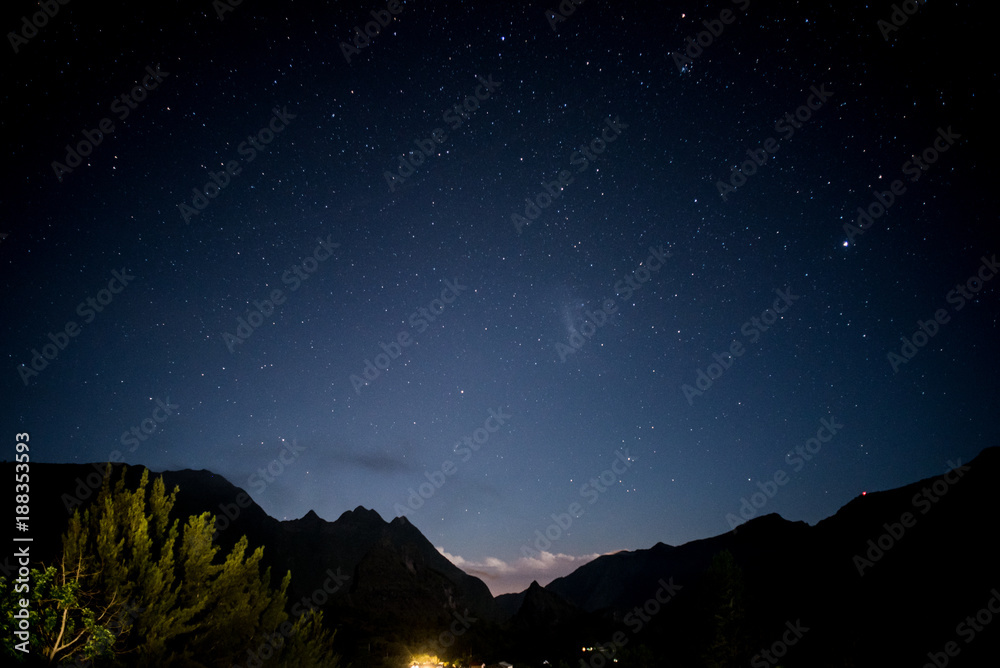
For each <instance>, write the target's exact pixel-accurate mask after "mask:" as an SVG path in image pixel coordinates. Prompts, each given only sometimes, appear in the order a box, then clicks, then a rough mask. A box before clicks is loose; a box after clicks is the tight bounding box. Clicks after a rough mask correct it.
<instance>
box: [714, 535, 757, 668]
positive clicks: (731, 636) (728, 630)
mask: <svg viewBox="0 0 1000 668" xmlns="http://www.w3.org/2000/svg"><path fill="white" fill-rule="evenodd" d="M705 577H706V584H707V589H708V596H709V597H710V600H711V601H712V605H713V613H712V625H713V633H712V639H711V641H710V642H709V645H708V649H707V651H706V652H705V656H704V661H705V665H706V666H708V667H709V668H731V667H735V666H741V665H743V664H745V663H746V662H747V659H748V655H749V652H748V649H749V642H748V637H749V636H748V633H747V629H746V610H745V608H744V602H743V570H742V569H741V568H740V567H739V565H737V563H736V559H735V558H734V557H733V554H732V553H731V552H730V551H729V550H723V551H722V552H719V553H718V554H716V555H715V556H714V557H713V558H712V564H711V565H710V566H709V568H708V571H707V573H706V575H705Z"/></svg>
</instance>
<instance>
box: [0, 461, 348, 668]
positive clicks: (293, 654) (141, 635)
mask: <svg viewBox="0 0 1000 668" xmlns="http://www.w3.org/2000/svg"><path fill="white" fill-rule="evenodd" d="M109 469H110V465H109ZM110 478H111V475H110V470H109V471H108V474H107V475H105V477H104V483H103V485H102V487H101V490H100V493H99V494H98V495H97V498H96V500H95V501H94V503H93V504H92V505H91V506H90V507H88V508H87V509H86V510H84V512H83V513H82V514H81V513H80V511H79V510H77V511H76V512H75V513H74V514H73V517H72V518H71V519H70V522H69V527H68V528H67V530H66V533H65V534H64V535H63V550H62V556H61V558H60V560H59V565H58V567H49V568H46V569H44V570H41V571H39V570H37V569H35V570H33V576H34V577H33V579H34V582H35V586H34V587H33V589H32V592H31V596H32V597H33V601H32V613H31V614H32V615H33V618H32V619H31V626H32V630H33V634H32V650H33V652H34V653H35V654H38V655H42V656H45V657H46V659H47V660H48V661H49V662H51V663H66V662H69V661H72V660H79V659H86V660H90V659H95V660H99V661H101V662H103V663H108V664H120V663H128V664H129V665H139V666H192V667H196V666H227V667H228V666H231V665H232V664H234V663H243V662H245V661H247V659H248V657H254V658H255V659H256V660H259V661H264V660H267V662H268V664H269V665H273V666H276V667H282V666H293V665H294V666H299V665H309V666H330V667H334V666H336V665H337V659H336V657H334V656H332V655H331V654H330V650H329V646H330V641H331V639H332V634H330V633H329V632H327V631H325V630H324V629H323V626H322V614H321V613H317V612H314V611H310V612H308V613H306V614H303V615H301V616H300V617H298V618H297V619H295V620H294V622H291V621H289V618H288V614H287V613H286V612H285V607H286V602H287V599H286V591H287V589H288V585H289V583H290V581H291V573H290V572H289V573H286V574H285V576H284V578H282V580H281V583H280V584H279V585H278V587H277V588H276V589H273V590H272V589H271V586H270V583H271V572H270V568H268V569H265V570H264V571H263V573H261V569H260V561H261V559H262V557H263V555H264V552H263V548H257V549H256V550H254V552H253V553H252V554H250V555H246V551H247V540H246V536H244V537H242V538H240V540H239V541H238V542H237V543H236V545H235V546H234V547H233V549H232V551H231V552H230V553H229V554H228V555H225V557H224V558H221V559H219V558H217V556H218V552H219V548H218V546H216V545H214V544H213V541H212V535H213V533H214V530H215V521H214V518H213V517H212V515H211V514H209V513H204V514H202V515H198V516H194V515H192V516H191V517H189V518H187V521H186V522H185V524H184V525H183V528H181V527H180V526H179V521H178V520H177V519H173V520H171V517H170V515H171V511H172V509H173V506H174V502H175V499H176V494H177V491H178V488H176V487H175V488H174V490H173V491H171V492H170V493H169V494H167V493H166V490H165V487H164V484H163V479H162V478H157V479H156V480H155V481H154V482H153V484H152V487H151V489H149V490H148V492H147V487H148V486H149V485H148V482H149V472H148V470H144V471H143V472H142V477H141V480H140V482H139V486H138V488H136V489H135V490H129V489H127V488H126V487H125V471H124V470H123V471H122V475H121V477H120V478H119V479H118V481H117V482H116V483H115V484H114V487H113V488H112V486H111V483H110V482H109V481H110ZM39 583H41V585H42V586H39ZM11 584H12V583H8V582H0V593H2V597H0V598H2V604H0V605H2V607H3V608H4V612H6V609H7V608H8V607H11V608H12V606H13V605H14V604H15V602H14V601H13V600H12V597H15V596H16V594H14V592H13V587H12V586H11ZM127 604H128V605H127ZM5 618H6V619H7V620H9V619H10V617H9V616H8V615H5ZM10 635H12V634H9V635H8V637H10ZM8 649H9V648H8ZM12 653H13V654H15V655H17V654H20V653H18V652H12Z"/></svg>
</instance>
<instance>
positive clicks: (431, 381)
mask: <svg viewBox="0 0 1000 668" xmlns="http://www.w3.org/2000/svg"><path fill="white" fill-rule="evenodd" d="M564 4H565V5H566V6H569V5H568V3H564ZM218 6H221V5H218ZM556 8H557V5H556V4H555V3H552V4H550V5H546V4H544V3H528V4H523V3H514V4H513V5H508V4H502V6H495V3H493V4H490V3H458V2H444V3H433V4H430V3H419V2H417V3H414V2H405V3H400V4H399V5H395V4H392V5H391V6H388V7H387V5H386V3H384V2H372V3H369V4H364V3H348V4H343V3H336V4H334V3H302V2H298V3H289V4H288V5H287V6H282V7H280V8H279V7H272V6H269V5H266V4H264V3H260V2H253V1H252V0H246V1H245V2H243V3H242V4H240V5H239V6H237V7H235V8H234V9H233V11H227V12H225V13H224V14H223V19H224V20H220V18H219V17H218V16H217V12H216V9H213V5H212V3H210V2H208V1H207V0H206V1H203V2H182V3H168V4H167V5H163V6H157V7H137V6H133V5H131V4H130V5H125V4H120V5H115V6H112V5H102V6H101V7H100V8H95V7H91V6H89V5H86V4H81V5H77V4H76V3H71V4H67V5H59V10H58V13H56V14H55V15H54V16H52V17H51V18H48V19H47V20H45V21H42V20H40V19H39V20H38V21H37V22H38V23H44V24H45V25H42V26H41V27H39V28H37V34H34V33H33V32H32V30H31V29H30V28H24V25H25V24H24V23H23V21H22V17H25V16H27V17H28V19H26V20H27V21H29V23H30V21H31V16H32V14H33V13H34V12H36V11H39V10H38V7H37V6H36V5H34V4H32V3H14V5H12V6H10V7H7V8H6V9H5V12H4V14H5V20H4V25H5V26H6V27H7V29H8V30H15V29H16V30H19V31H20V30H24V31H25V33H24V34H29V33H30V34H33V35H34V36H31V37H30V38H23V39H21V38H19V39H14V40H12V39H11V38H10V37H8V45H7V48H8V50H7V53H6V54H5V55H4V56H3V58H4V59H5V61H6V62H5V64H4V74H3V77H4V85H3V88H2V91H3V108H4V110H5V111H4V118H5V121H4V124H5V126H6V127H5V142H4V144H5V146H6V147H7V159H6V160H5V167H4V169H5V172H6V173H5V175H4V179H3V183H4V188H3V197H2V205H3V206H2V208H3V211H4V213H5V216H4V221H3V229H2V230H0V231H2V232H3V233H5V234H6V235H7V236H6V237H4V238H3V240H2V242H0V266H2V280H3V285H4V294H5V298H6V304H7V306H6V317H5V318H4V326H3V328H2V330H0V332H2V334H0V336H2V339H0V341H2V351H3V353H4V355H5V359H6V368H7V371H6V372H5V373H3V374H0V378H2V380H0V392H2V394H3V397H4V405H5V410H4V429H5V433H7V434H10V433H13V432H15V431H18V432H20V431H27V432H29V433H30V434H31V439H32V441H31V442H32V445H33V449H32V453H33V456H34V457H35V458H36V459H37V460H41V461H52V462H90V461H106V460H107V459H109V457H112V456H114V455H113V454H112V453H113V452H114V451H115V450H119V451H121V452H122V457H123V459H124V460H125V461H127V462H129V463H134V464H143V465H146V466H148V467H150V468H152V469H153V470H164V469H179V468H194V469H201V468H205V469H209V470H211V471H214V472H217V473H218V474H221V475H223V476H225V477H226V478H227V479H229V480H230V481H232V482H233V483H234V484H236V485H239V486H241V487H243V488H244V489H247V490H248V491H249V492H250V494H251V496H252V497H253V498H254V500H255V501H257V502H258V503H259V504H260V505H261V506H262V507H263V508H264V510H265V511H267V512H268V513H270V514H271V515H273V516H275V517H277V518H279V519H286V518H287V519H291V518H296V517H301V516H302V515H304V514H305V513H306V512H307V511H308V510H310V509H314V510H315V511H316V512H317V513H318V514H319V515H320V516H322V517H324V518H326V519H329V520H333V519H336V518H337V517H338V516H339V515H340V513H342V512H343V511H345V510H347V509H351V508H354V507H356V506H358V505H362V506H365V507H370V508H374V509H375V510H377V511H378V512H379V513H380V514H381V515H382V516H383V517H384V518H386V519H389V518H392V517H394V516H396V515H399V514H403V512H404V511H405V513H406V514H407V516H408V517H409V519H410V520H411V521H412V522H413V523H414V524H415V525H416V526H417V527H418V528H420V530H421V531H423V533H424V534H425V535H426V536H427V537H428V538H429V539H430V540H431V541H432V542H433V543H434V544H435V545H436V546H439V547H440V549H442V550H443V551H444V552H445V553H447V554H448V555H449V556H450V557H451V558H452V559H453V560H454V561H455V562H456V563H457V564H458V565H460V566H462V567H463V568H465V569H466V570H468V571H470V572H474V573H476V574H477V575H480V576H482V577H484V579H485V580H486V581H487V583H488V584H489V585H490V587H491V588H492V589H493V591H494V592H495V593H500V592H503V591H511V590H519V589H522V588H524V587H525V586H527V584H528V583H529V582H530V581H531V580H532V579H533V578H537V579H539V580H540V581H541V582H542V583H543V584H544V583H545V582H547V581H548V580H550V579H552V577H554V576H556V575H558V574H563V573H566V572H568V571H569V570H572V569H573V568H575V567H576V566H578V565H579V564H580V563H583V562H584V561H586V560H587V559H590V558H592V557H593V556H594V555H597V554H602V553H607V552H611V551H616V550H620V549H637V548H646V547H650V546H651V545H653V544H655V543H656V542H658V541H662V542H665V543H669V544H679V543H683V542H686V541H689V540H694V539H698V538H704V537H708V536H712V535H716V534H718V533H722V532H724V531H727V530H728V529H729V528H730V524H731V522H730V520H727V515H729V516H731V517H730V519H734V518H739V517H740V513H741V507H742V510H743V515H744V517H745V516H747V515H749V514H750V512H749V508H748V506H746V505H745V504H744V499H746V500H747V502H748V503H750V502H752V501H753V500H756V501H757V502H758V505H761V507H760V508H759V509H756V510H754V512H756V513H758V514H760V513H765V512H777V513H780V514H781V515H782V516H783V517H785V518H788V519H791V520H804V521H807V522H811V523H813V522H816V521H818V520H820V519H822V518H824V517H826V516H829V515H830V514H832V513H834V512H835V511H836V510H837V508H839V507H840V506H841V505H843V504H844V503H846V502H847V501H849V500H850V499H851V498H853V497H854V496H856V495H857V494H860V493H861V492H862V491H864V490H877V489H886V488H891V487H895V486H899V485H902V484H906V483H908V482H912V481H914V480H916V479H919V478H921V477H925V476H930V475H934V474H937V473H940V472H942V471H943V470H945V469H946V468H947V467H948V462H949V460H951V461H953V462H954V461H957V460H958V459H962V460H963V461H968V460H969V459H971V458H972V457H973V456H974V455H975V454H976V453H978V452H979V451H980V450H981V449H982V448H983V447H986V446H987V445H995V444H996V439H995V422H991V420H992V419H993V418H994V415H993V411H994V409H995V407H996V405H997V398H998V395H997V389H996V384H995V383H993V382H991V381H989V377H990V376H991V372H990V371H989V370H990V369H994V368H996V365H997V362H998V359H997V357H998V355H997V349H996V341H997V313H998V304H997V285H996V284H995V283H993V282H991V281H989V280H984V281H983V282H982V283H979V282H978V281H979V279H978V278H976V277H977V274H978V275H980V276H982V277H983V278H984V279H989V278H990V277H991V276H992V273H993V272H995V271H996V267H995V260H994V259H993V258H995V253H996V252H997V250H998V247H997V244H996V240H997V236H998V235H997V234H996V227H995V225H996V218H995V215H994V214H989V212H988V208H989V207H991V206H994V205H993V204H992V193H993V192H994V190H995V186H994V183H993V178H994V172H995V170H994V169H993V167H994V164H995V156H996V155H997V151H996V150H995V149H996V146H995V140H994V139H993V134H994V133H993V132H992V119H993V118H994V116H995V113H994V110H995V106H994V104H993V103H994V102H995V92H996V80H997V77H996V70H995V65H994V60H995V59H992V58H986V57H983V56H982V54H985V53H987V49H988V46H987V45H988V42H987V41H986V40H988V39H989V35H988V34H987V28H986V27H985V26H984V25H982V24H983V23H984V22H983V21H982V17H979V16H977V12H979V11H981V8H979V7H977V6H975V5H973V4H970V3H966V2H958V3H952V4H939V3H927V4H922V5H920V6H919V9H917V11H916V12H915V13H914V14H913V15H912V16H910V17H908V18H907V20H906V22H905V23H903V24H902V25H900V26H899V28H898V30H893V31H886V30H883V29H881V28H880V26H879V21H880V20H884V21H890V20H891V15H892V13H893V6H892V3H888V2H886V3H875V4H868V5H857V4H854V5H844V4H843V3H829V4H827V3H823V4H820V5H815V4H812V3H796V2H787V1H784V2H778V3H759V2H757V1H756V0H749V1H748V0H740V2H728V1H726V2H722V1H719V2H710V3H681V4H679V5H678V4H676V3H675V4H670V3H667V4H664V3H634V2H623V3H614V4H613V5H612V4H609V3H600V2H588V3H585V4H581V5H579V6H578V7H576V9H575V11H573V13H572V14H571V15H569V16H567V17H565V21H561V22H557V21H551V22H550V19H548V18H547V17H546V10H547V9H553V10H555V9H556ZM390 10H395V12H396V13H395V14H393V13H392V12H391V11H390ZM373 11H374V12H375V13H376V17H381V18H382V20H383V21H386V20H387V18H386V17H390V16H391V17H392V20H391V22H389V23H388V25H387V26H386V27H385V28H382V27H380V26H379V27H378V34H375V36H374V37H372V38H371V39H370V40H369V43H368V45H367V46H364V47H363V48H357V49H356V52H355V49H354V48H344V47H342V46H341V43H342V42H349V41H350V40H351V39H352V37H353V32H354V27H355V26H360V28H361V30H362V31H364V29H365V28H364V24H365V22H366V21H373V20H375V19H373V17H372V15H371V12H373ZM137 12H138V13H137ZM897 19H898V17H897ZM552 24H554V25H555V29H553V27H552ZM372 25H373V26H374V25H375V24H372ZM883 27H884V26H883ZM369 30H370V31H371V32H372V33H374V32H375V28H374V27H370V28H369ZM883 32H885V33H886V35H885V36H884V35H883ZM699 33H702V34H701V35H700V36H699ZM713 33H715V34H713ZM886 36H887V37H888V39H886ZM688 37H692V38H693V39H692V40H690V41H689V40H687V38H688ZM699 39H700V44H699ZM361 44H363V41H360V40H359V42H358V45H359V47H360V45H361ZM15 47H16V52H15ZM345 54H346V55H345ZM112 128H113V129H112ZM98 140H99V141H98ZM67 145H68V147H69V149H70V150H68V149H67ZM74 152H79V153H84V152H86V153H88V155H86V156H84V157H81V158H80V159H79V161H78V159H77V157H76V156H75V155H69V154H70V153H74ZM404 154H405V156H406V160H404ZM54 162H57V163H59V165H56V166H54V165H53V163H54ZM876 194H877V196H876ZM526 200H527V203H526ZM859 207H862V212H864V211H867V212H869V214H870V215H871V217H872V218H871V222H870V223H869V221H868V219H862V220H861V222H862V223H863V225H861V226H859V227H857V229H853V230H852V229H850V228H845V224H854V225H858V220H857V219H858V216H859V211H858V208H859ZM88 300H93V301H92V302H90V301H88ZM920 323H923V325H921V324H920ZM50 334H51V337H50ZM931 334H933V335H931ZM901 337H906V338H907V339H911V340H912V341H913V343H914V344H916V346H919V347H914V348H912V349H911V348H908V347H905V346H906V345H909V344H905V345H904V342H903V341H902V340H901ZM46 345H49V348H46V347H45V346H46ZM36 351H37V352H38V353H39V355H38V356H36V355H35V352H36ZM890 353H894V354H895V355H898V357H890V355H889V354H890ZM46 355H48V357H50V358H51V359H44V360H43V357H45V356H46ZM907 356H909V357H907ZM903 360H905V361H903ZM32 365H34V367H33V366H32ZM352 376H353V378H352ZM685 386H686V387H685ZM990 425H994V426H993V427H991V426H990ZM991 434H993V436H990V435H991ZM810 439H813V440H810ZM269 466H270V471H271V472H270V473H268V467H269ZM275 473H277V475H274V474H275ZM756 492H760V494H759V495H758V496H757V497H755V499H752V497H753V495H754V493H756ZM767 494H770V497H768V496H767ZM762 500H764V501H766V502H765V503H763V504H761V503H760V502H761V501H762ZM740 521H742V518H740ZM560 525H561V526H560ZM536 532H538V533H536ZM546 532H547V533H548V534H549V535H548V537H546V538H540V536H544V534H546Z"/></svg>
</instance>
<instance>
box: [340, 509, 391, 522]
mask: <svg viewBox="0 0 1000 668" xmlns="http://www.w3.org/2000/svg"><path fill="white" fill-rule="evenodd" d="M340 520H355V521H358V520H360V521H365V522H378V523H379V524H384V523H385V520H384V519H382V516H381V515H379V514H378V511H377V510H373V509H371V508H365V507H364V506H358V507H357V508H355V509H354V510H345V511H344V513H343V514H342V515H341V516H340V518H339V519H338V521H340Z"/></svg>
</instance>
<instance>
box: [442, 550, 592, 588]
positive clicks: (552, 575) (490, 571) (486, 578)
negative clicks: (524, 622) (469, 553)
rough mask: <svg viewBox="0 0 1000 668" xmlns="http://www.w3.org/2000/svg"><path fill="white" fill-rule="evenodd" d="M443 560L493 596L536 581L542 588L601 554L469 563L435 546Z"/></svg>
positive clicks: (487, 558)
mask: <svg viewBox="0 0 1000 668" xmlns="http://www.w3.org/2000/svg"><path fill="white" fill-rule="evenodd" d="M435 547H436V548H437V551H438V552H440V553H441V554H442V555H444V557H445V559H447V560H448V561H450V562H451V563H453V564H455V565H456V566H458V567H459V568H461V569H462V570H463V571H465V572H466V573H468V574H469V575H474V576H476V577H477V578H479V579H480V580H482V581H483V582H485V583H486V586H487V587H489V588H490V592H492V593H493V595H494V596H499V595H500V594H514V593H518V592H522V591H524V590H525V589H527V588H528V587H529V586H530V585H531V581H532V580H537V581H538V584H540V585H542V586H543V587H544V586H545V585H547V584H548V583H550V582H552V581H553V580H555V579H556V578H559V577H562V576H564V575H569V574H570V573H572V572H573V571H575V570H576V569H578V568H579V567H580V566H583V565H584V564H586V563H589V562H591V561H593V560H594V559H596V558H597V557H600V556H603V555H601V554H587V555H583V556H579V557H575V556H573V555H571V554H553V553H551V552H544V551H543V552H541V553H539V554H538V556H537V557H521V558H519V559H517V560H515V561H512V562H509V563H508V562H506V561H504V560H503V559H498V558H496V557H486V558H485V559H483V560H482V561H470V560H468V559H465V558H463V557H460V556H458V555H456V554H449V553H447V552H445V550H444V548H443V547H439V546H435Z"/></svg>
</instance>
